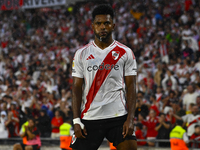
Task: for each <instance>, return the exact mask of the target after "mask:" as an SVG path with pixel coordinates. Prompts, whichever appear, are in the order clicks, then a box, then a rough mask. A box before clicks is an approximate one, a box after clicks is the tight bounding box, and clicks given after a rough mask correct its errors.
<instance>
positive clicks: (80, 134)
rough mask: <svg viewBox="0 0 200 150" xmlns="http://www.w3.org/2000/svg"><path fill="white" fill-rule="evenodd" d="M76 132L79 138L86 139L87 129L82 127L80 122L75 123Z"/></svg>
mask: <svg viewBox="0 0 200 150" xmlns="http://www.w3.org/2000/svg"><path fill="white" fill-rule="evenodd" d="M74 134H75V136H76V137H77V138H81V139H85V138H86V137H85V135H87V132H86V129H85V127H84V129H83V130H82V129H81V126H80V125H79V124H75V125H74Z"/></svg>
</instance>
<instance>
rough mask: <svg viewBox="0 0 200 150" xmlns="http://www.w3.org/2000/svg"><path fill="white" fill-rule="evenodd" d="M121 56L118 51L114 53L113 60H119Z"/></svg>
mask: <svg viewBox="0 0 200 150" xmlns="http://www.w3.org/2000/svg"><path fill="white" fill-rule="evenodd" d="M119 54H120V52H118V51H112V58H113V59H114V60H117V58H118V57H119Z"/></svg>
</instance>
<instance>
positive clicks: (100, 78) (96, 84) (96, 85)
mask: <svg viewBox="0 0 200 150" xmlns="http://www.w3.org/2000/svg"><path fill="white" fill-rule="evenodd" d="M113 51H116V52H119V57H118V58H117V59H116V60H114V59H113V58H112V52H113ZM125 53H126V51H125V50H124V49H123V48H120V47H118V46H116V47H115V48H114V49H113V50H111V51H110V52H109V53H108V54H107V56H106V57H105V59H104V60H103V62H102V63H101V64H103V63H104V65H106V64H109V65H110V66H112V65H113V66H114V65H115V64H116V63H117V62H118V60H119V59H120V58H121V57H122V56H123V55H124V54H125ZM110 71H111V69H109V70H106V69H103V70H98V71H97V72H96V75H95V77H94V80H93V82H92V85H91V87H90V90H89V92H88V94H87V96H86V99H87V102H86V104H85V109H84V110H83V111H82V113H81V118H83V116H84V113H86V112H87V111H88V109H89V108H90V105H91V103H92V101H93V100H94V98H95V96H96V94H97V92H98V91H99V89H100V87H101V85H102V84H103V82H104V81H105V79H106V78H107V76H108V74H109V73H110Z"/></svg>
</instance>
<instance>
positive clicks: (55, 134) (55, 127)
mask: <svg viewBox="0 0 200 150" xmlns="http://www.w3.org/2000/svg"><path fill="white" fill-rule="evenodd" d="M62 124H63V118H62V117H61V116H60V111H59V110H56V111H55V117H54V118H53V119H52V120H51V128H52V131H51V138H59V137H60V134H59V127H60V126H61V125H62Z"/></svg>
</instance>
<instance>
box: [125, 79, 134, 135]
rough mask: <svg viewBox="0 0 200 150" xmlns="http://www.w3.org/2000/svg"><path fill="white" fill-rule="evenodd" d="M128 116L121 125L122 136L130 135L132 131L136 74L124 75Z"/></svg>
mask: <svg viewBox="0 0 200 150" xmlns="http://www.w3.org/2000/svg"><path fill="white" fill-rule="evenodd" d="M125 84H126V93H127V95H126V96H127V109H128V116H127V120H126V121H125V123H124V126H123V133H122V134H123V137H124V138H125V137H126V136H127V135H132V134H133V131H134V116H135V106H136V76H135V75H132V76H125Z"/></svg>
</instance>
